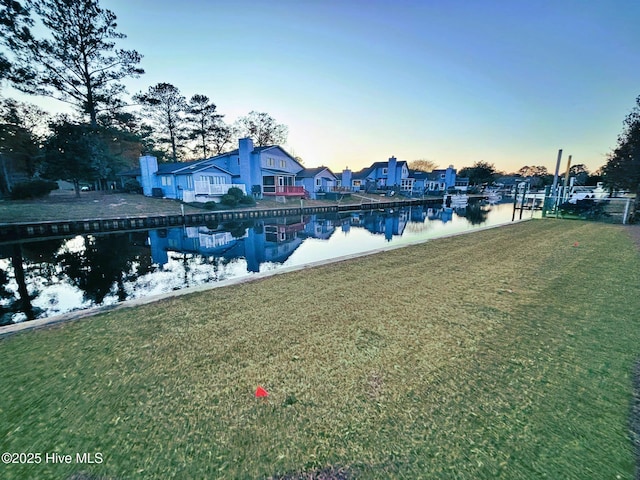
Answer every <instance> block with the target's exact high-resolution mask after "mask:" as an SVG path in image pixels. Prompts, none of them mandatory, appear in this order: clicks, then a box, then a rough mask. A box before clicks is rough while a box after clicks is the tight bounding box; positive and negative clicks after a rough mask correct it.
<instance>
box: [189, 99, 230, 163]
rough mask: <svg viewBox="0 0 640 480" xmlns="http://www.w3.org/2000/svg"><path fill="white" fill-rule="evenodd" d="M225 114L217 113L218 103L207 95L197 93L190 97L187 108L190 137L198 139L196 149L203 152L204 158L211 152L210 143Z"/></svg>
mask: <svg viewBox="0 0 640 480" xmlns="http://www.w3.org/2000/svg"><path fill="white" fill-rule="evenodd" d="M223 116H224V115H220V114H218V113H216V105H215V104H214V103H212V102H211V101H209V97H207V96H206V95H200V94H196V95H194V96H192V97H191V98H190V99H189V108H188V110H187V118H188V120H189V123H190V133H189V138H190V139H191V140H196V141H197V146H196V148H195V149H194V151H195V152H198V153H200V152H201V153H202V158H207V157H208V156H209V153H210V152H211V149H210V148H209V145H210V143H211V142H212V137H214V136H215V134H216V131H217V129H218V125H219V123H220V121H221V119H222V117H223Z"/></svg>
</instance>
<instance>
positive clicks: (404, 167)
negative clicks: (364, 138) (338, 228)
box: [338, 157, 469, 195]
mask: <svg viewBox="0 0 640 480" xmlns="http://www.w3.org/2000/svg"><path fill="white" fill-rule="evenodd" d="M468 184H469V180H468V179H464V178H457V176H456V170H455V168H453V165H450V166H449V167H447V168H446V169H438V170H434V171H433V172H429V173H427V172H421V171H418V170H410V169H409V165H408V164H407V162H406V161H403V160H402V161H398V160H397V159H396V158H395V157H391V158H390V159H389V160H388V161H386V162H375V163H373V164H372V165H371V166H370V167H367V168H364V169H362V170H359V171H357V172H352V171H351V170H349V169H348V168H346V169H345V170H343V172H342V174H340V175H338V185H339V186H340V187H341V188H343V189H349V190H352V191H367V192H371V191H374V190H387V191H389V190H391V191H396V192H403V193H405V194H414V195H423V194H425V193H426V194H440V193H442V192H446V191H447V190H452V189H457V190H462V191H466V189H467V186H468Z"/></svg>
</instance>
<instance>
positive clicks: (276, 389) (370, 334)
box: [0, 220, 640, 479]
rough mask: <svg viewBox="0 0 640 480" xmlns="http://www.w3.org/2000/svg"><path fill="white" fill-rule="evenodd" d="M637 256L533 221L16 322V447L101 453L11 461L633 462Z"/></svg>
mask: <svg viewBox="0 0 640 480" xmlns="http://www.w3.org/2000/svg"><path fill="white" fill-rule="evenodd" d="M576 242H577V243H578V245H577V246H574V245H575V244H576ZM638 272H640V256H639V255H638V253H637V250H636V249H635V248H634V245H633V243H632V241H631V240H630V238H629V236H628V235H627V234H626V232H625V231H624V228H623V227H618V226H608V225H597V224H591V223H584V222H571V221H557V220H536V221H530V222H525V223H522V224H517V225H513V226H509V227H503V228H499V229H493V230H487V231H482V232H477V233H473V234H470V235H464V236H459V237H453V238H448V239H441V240H436V241H431V242H428V243H425V244H422V245H417V246H411V247H407V248H403V249H400V250H395V251H391V252H386V253H382V254H377V255H371V256H368V257H363V258H359V259H354V260H350V261H345V262H340V263H337V264H332V265H327V266H322V267H317V268H312V269H307V270H302V271H298V272H292V273H288V274H283V275H278V276H274V277H271V278H267V279H263V280H260V281H256V282H251V283H246V284H242V285H236V286H232V287H225V288H218V289H213V290H210V291H207V292H201V293H197V294H193V295H189V296H185V297H180V298H174V299H168V300H165V301H161V302H158V303H156V304H153V305H148V306H144V307H138V308H132V309H125V310H120V311H115V312H111V313H107V314H103V315H99V316H96V317H95V318H93V319H91V320H87V321H82V322H76V323H69V324H65V325H62V326H57V327H55V328H51V329H48V330H42V331H34V332H28V333H23V334H19V335H15V336H13V337H10V338H7V339H5V340H2V341H1V342H0V360H1V361H2V364H3V367H4V368H3V370H2V373H0V409H1V410H0V415H1V418H2V422H1V425H0V429H1V435H0V439H1V440H0V446H1V448H2V450H3V451H13V452H21V451H25V452H26V451H32V452H33V451H39V452H53V451H56V452H59V453H63V454H67V453H74V454H75V452H101V453H102V454H103V455H104V461H103V463H101V464H97V465H75V464H74V465H53V464H40V465H26V466H20V465H9V466H0V468H1V469H2V477H3V478H30V477H34V476H36V477H42V478H47V477H54V478H67V477H70V476H71V475H73V474H74V473H78V472H90V473H91V474H93V475H95V476H96V477H97V478H267V477H276V478H277V476H279V475H283V476H287V477H286V478H307V477H304V475H307V476H308V475H311V473H312V472H314V471H316V472H317V471H320V470H322V469H336V470H337V469H343V470H344V471H347V472H349V473H350V474H351V475H352V476H353V477H355V478H389V477H401V478H403V477H404V478H469V479H475V478H539V477H547V478H581V479H582V478H616V476H618V475H619V476H620V478H632V476H633V466H634V464H633V462H634V457H633V451H632V447H631V442H630V440H629V433H628V423H629V409H630V402H631V373H632V368H633V363H634V361H635V360H636V359H637V357H638V354H639V350H640V348H639V347H638V345H640V343H639V342H638V341H639V340H640V334H639V331H640V328H638V327H639V325H638V319H637V314H636V312H637V311H638V310H639V307H640V300H639V299H640V295H639V293H640V292H638V289H639V287H638V285H640V282H639V280H640V278H638V276H639V273H638ZM258 385H262V386H264V387H265V388H266V389H267V391H268V392H269V397H267V398H266V399H256V398H254V395H253V393H254V391H255V389H256V387H257V386H258Z"/></svg>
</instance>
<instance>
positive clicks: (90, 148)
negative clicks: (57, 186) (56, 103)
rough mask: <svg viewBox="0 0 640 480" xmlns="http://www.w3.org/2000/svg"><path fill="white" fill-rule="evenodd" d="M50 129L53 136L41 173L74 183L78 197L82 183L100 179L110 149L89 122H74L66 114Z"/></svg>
mask: <svg viewBox="0 0 640 480" xmlns="http://www.w3.org/2000/svg"><path fill="white" fill-rule="evenodd" d="M51 130H52V135H51V137H50V138H49V139H48V140H47V141H46V143H45V157H44V161H43V163H42V165H41V167H40V168H41V175H42V176H43V177H44V178H48V179H51V180H66V181H68V182H71V183H73V187H74V189H75V192H76V196H77V197H79V196H80V182H93V181H95V180H98V179H99V178H100V174H101V169H103V165H105V164H106V163H107V161H106V157H107V155H108V151H107V148H106V146H105V144H104V142H103V139H102V138H101V136H100V135H99V134H98V133H97V131H96V129H93V128H91V127H90V126H89V125H81V124H76V123H72V122H70V121H69V120H68V119H67V118H64V117H63V118H60V119H59V120H58V121H57V122H55V123H53V124H52V125H51ZM102 173H103V172H102Z"/></svg>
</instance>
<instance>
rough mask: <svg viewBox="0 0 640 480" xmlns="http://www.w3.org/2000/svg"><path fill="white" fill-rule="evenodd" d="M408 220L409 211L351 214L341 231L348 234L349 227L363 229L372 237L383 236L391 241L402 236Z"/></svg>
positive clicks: (404, 209) (406, 209)
mask: <svg viewBox="0 0 640 480" xmlns="http://www.w3.org/2000/svg"><path fill="white" fill-rule="evenodd" d="M409 218H410V209H408V208H403V209H400V210H395V211H393V210H385V211H376V212H357V213H352V214H351V216H350V217H349V218H348V225H347V224H345V223H343V224H342V231H343V232H348V231H349V230H350V228H351V227H363V228H364V229H365V230H367V231H368V232H371V233H373V234H374V235H384V237H385V238H386V239H387V240H389V241H391V239H392V238H393V236H394V235H397V236H399V235H402V232H404V229H405V227H406V226H407V223H408V222H409Z"/></svg>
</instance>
